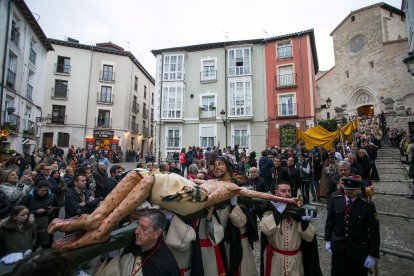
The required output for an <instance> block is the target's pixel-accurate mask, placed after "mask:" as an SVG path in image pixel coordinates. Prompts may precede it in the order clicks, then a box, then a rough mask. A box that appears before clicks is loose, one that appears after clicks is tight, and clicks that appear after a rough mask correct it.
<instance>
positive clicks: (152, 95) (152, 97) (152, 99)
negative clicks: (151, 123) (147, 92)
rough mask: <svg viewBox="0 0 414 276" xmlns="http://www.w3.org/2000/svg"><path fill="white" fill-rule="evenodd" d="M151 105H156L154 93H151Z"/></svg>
mask: <svg viewBox="0 0 414 276" xmlns="http://www.w3.org/2000/svg"><path fill="white" fill-rule="evenodd" d="M151 104H152V105H154V93H151Z"/></svg>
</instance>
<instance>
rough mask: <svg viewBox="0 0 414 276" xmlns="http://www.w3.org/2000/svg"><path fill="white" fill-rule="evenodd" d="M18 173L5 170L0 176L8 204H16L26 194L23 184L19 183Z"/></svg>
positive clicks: (1, 186) (1, 187) (0, 188)
mask: <svg viewBox="0 0 414 276" xmlns="http://www.w3.org/2000/svg"><path fill="white" fill-rule="evenodd" d="M17 180H18V178H17V173H16V172H15V171H12V170H5V171H3V173H2V174H1V176H0V183H1V184H0V190H2V191H3V193H4V195H5V200H6V202H7V205H9V206H16V205H17V204H18V203H19V201H20V199H21V198H23V196H24V191H23V188H24V187H25V186H24V185H23V184H21V183H18V181H17Z"/></svg>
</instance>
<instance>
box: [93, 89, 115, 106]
mask: <svg viewBox="0 0 414 276" xmlns="http://www.w3.org/2000/svg"><path fill="white" fill-rule="evenodd" d="M96 102H97V103H100V104H113V103H114V93H102V92H98V97H97V100H96Z"/></svg>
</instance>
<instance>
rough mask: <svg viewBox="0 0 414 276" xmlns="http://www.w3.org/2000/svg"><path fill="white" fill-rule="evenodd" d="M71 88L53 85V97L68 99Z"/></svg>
mask: <svg viewBox="0 0 414 276" xmlns="http://www.w3.org/2000/svg"><path fill="white" fill-rule="evenodd" d="M68 93H69V88H65V87H52V99H67V98H68Z"/></svg>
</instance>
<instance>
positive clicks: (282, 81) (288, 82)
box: [275, 73, 297, 87]
mask: <svg viewBox="0 0 414 276" xmlns="http://www.w3.org/2000/svg"><path fill="white" fill-rule="evenodd" d="M296 75H297V74H296V73H293V74H285V75H277V76H276V77H275V81H276V87H290V86H296V85H297V83H296Z"/></svg>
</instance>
